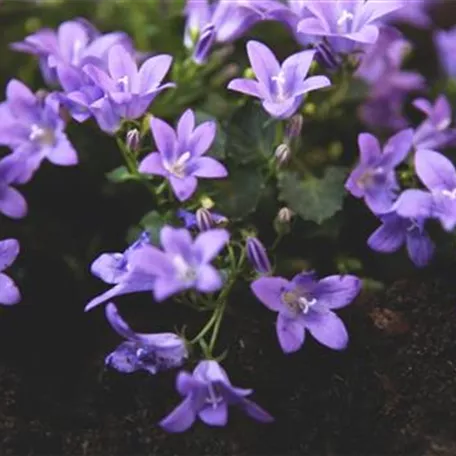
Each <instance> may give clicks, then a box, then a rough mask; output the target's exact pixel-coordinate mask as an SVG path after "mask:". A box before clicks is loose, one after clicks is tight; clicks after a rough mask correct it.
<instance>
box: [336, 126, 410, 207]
mask: <svg viewBox="0 0 456 456" xmlns="http://www.w3.org/2000/svg"><path fill="white" fill-rule="evenodd" d="M412 139H413V130H412V129H407V130H403V131H401V132H399V133H397V134H396V135H394V136H392V137H391V138H390V139H389V140H388V141H387V143H386V144H385V146H384V148H383V151H382V149H381V148H380V144H379V142H378V140H377V138H376V137H375V136H373V135H371V134H370V133H361V134H360V135H359V136H358V146H359V152H360V161H359V163H358V165H357V166H356V168H355V169H354V170H353V171H352V172H351V174H350V176H349V178H348V180H347V182H346V184H345V188H346V189H347V190H348V191H349V192H350V193H351V194H352V195H353V196H354V197H356V198H364V201H365V203H366V204H367V206H368V207H369V209H370V210H371V211H372V212H374V213H376V214H379V213H386V212H389V211H390V210H391V206H392V204H393V202H394V200H395V197H396V193H397V191H398V190H399V185H398V182H397V180H396V175H395V172H394V169H395V168H396V166H398V165H399V164H400V163H401V162H402V161H404V160H405V158H406V157H407V155H408V153H409V151H410V149H411V146H412Z"/></svg>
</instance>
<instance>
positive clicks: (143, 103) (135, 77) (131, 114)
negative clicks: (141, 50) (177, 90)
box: [84, 45, 175, 119]
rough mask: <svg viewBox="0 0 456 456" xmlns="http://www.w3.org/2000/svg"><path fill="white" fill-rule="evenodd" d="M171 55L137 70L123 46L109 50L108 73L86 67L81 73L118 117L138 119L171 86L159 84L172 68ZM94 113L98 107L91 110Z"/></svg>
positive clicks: (144, 64) (94, 66)
mask: <svg viewBox="0 0 456 456" xmlns="http://www.w3.org/2000/svg"><path fill="white" fill-rule="evenodd" d="M171 63H172V57H171V56H170V55H165V54H163V55H156V56H154V57H151V58H149V59H147V60H146V61H145V62H144V63H143V64H142V65H141V67H140V68H139V70H138V67H137V64H136V62H135V60H134V58H133V56H132V55H131V53H129V52H128V50H127V49H125V47H123V46H122V45H115V46H112V47H111V48H110V50H109V53H108V71H107V72H106V71H104V70H103V69H101V68H100V67H99V66H97V65H95V64H92V63H88V64H87V65H85V66H84V71H85V72H86V73H87V74H88V76H89V77H90V78H91V79H92V80H93V82H94V83H95V84H96V85H97V86H98V87H99V88H101V89H102V90H103V92H104V93H105V95H106V97H107V98H108V99H109V100H110V101H111V103H112V107H113V108H114V111H115V112H116V114H117V115H119V116H121V117H123V118H125V119H137V118H138V117H141V116H142V115H143V114H144V113H145V112H146V110H147V108H148V107H149V105H150V103H151V102H152V100H153V99H154V98H155V97H156V96H157V94H158V93H159V92H161V91H162V90H164V89H167V88H170V87H174V86H175V84H173V83H165V84H162V81H163V78H164V77H165V75H166V73H168V70H169V69H170V67H171ZM91 107H92V109H94V108H95V109H96V108H97V107H99V106H93V104H92V106H91Z"/></svg>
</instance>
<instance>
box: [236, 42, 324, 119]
mask: <svg viewBox="0 0 456 456" xmlns="http://www.w3.org/2000/svg"><path fill="white" fill-rule="evenodd" d="M247 54H248V56H249V60H250V65H251V66H252V69H253V71H254V72H255V75H256V77H257V80H255V81H254V80H251V79H241V78H239V79H233V80H232V81H231V82H230V83H229V85H228V89H231V90H235V91H237V92H241V93H244V94H246V95H250V96H253V97H256V98H259V99H261V101H262V104H263V108H264V109H265V110H266V111H267V112H268V113H269V114H270V115H271V116H273V117H277V118H280V119H282V118H288V117H291V116H292V115H293V114H295V113H296V111H297V110H298V108H299V106H300V105H301V103H302V100H303V98H304V95H305V94H306V93H308V92H310V91H312V90H318V89H321V88H324V87H328V86H329V85H331V82H330V81H329V79H328V78H327V77H326V76H311V77H309V78H307V73H308V72H309V69H310V65H311V63H312V60H313V58H314V55H315V51H312V50H309V51H302V52H298V53H297V54H293V55H291V56H290V57H288V58H287V59H286V60H285V61H284V62H283V63H282V65H280V63H279V62H278V60H277V59H276V57H275V55H274V54H273V53H272V51H271V50H270V49H269V48H268V47H267V46H266V45H264V44H262V43H260V42H258V41H249V42H248V43H247Z"/></svg>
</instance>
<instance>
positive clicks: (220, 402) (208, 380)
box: [160, 360, 274, 432]
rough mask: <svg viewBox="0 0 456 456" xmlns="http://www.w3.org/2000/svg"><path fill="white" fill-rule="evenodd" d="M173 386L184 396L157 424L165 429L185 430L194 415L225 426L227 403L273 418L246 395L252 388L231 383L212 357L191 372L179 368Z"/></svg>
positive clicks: (267, 419)
mask: <svg viewBox="0 0 456 456" xmlns="http://www.w3.org/2000/svg"><path fill="white" fill-rule="evenodd" d="M176 389H177V391H178V392H179V394H180V395H181V396H182V397H184V398H185V399H184V400H183V402H181V404H180V405H178V406H177V407H176V408H175V409H174V410H173V411H172V412H171V413H170V414H169V415H168V416H167V417H166V418H164V419H163V420H162V421H161V422H160V426H161V427H162V428H163V429H165V430H166V431H168V432H184V431H186V430H187V429H189V428H190V427H191V426H192V425H193V423H194V422H195V420H196V418H197V417H199V418H200V420H201V421H203V422H204V423H205V424H207V425H209V426H225V425H226V423H227V422H228V405H235V406H237V407H239V408H241V409H242V410H243V411H244V412H245V413H246V414H247V415H249V416H250V417H252V418H254V419H255V420H258V421H260V422H263V423H270V422H272V421H273V420H274V419H273V418H272V416H271V415H269V413H267V412H266V411H265V410H263V409H262V408H261V407H259V406H258V405H257V404H256V403H255V402H253V401H251V400H250V399H247V396H249V395H250V394H251V393H252V390H251V389H244V388H237V387H235V386H233V385H232V384H231V382H230V380H229V378H228V375H227V373H226V371H225V370H224V369H223V368H222V367H221V366H220V365H219V364H218V363H217V361H213V360H205V361H200V362H199V364H198V365H197V366H196V368H195V370H194V371H193V373H192V374H189V373H188V372H185V371H183V372H180V373H179V374H178V376H177V379H176Z"/></svg>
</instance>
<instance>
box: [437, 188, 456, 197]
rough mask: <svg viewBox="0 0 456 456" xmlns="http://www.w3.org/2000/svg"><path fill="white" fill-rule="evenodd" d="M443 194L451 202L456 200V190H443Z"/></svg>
mask: <svg viewBox="0 0 456 456" xmlns="http://www.w3.org/2000/svg"><path fill="white" fill-rule="evenodd" d="M441 193H442V195H443V196H446V197H447V198H449V199H451V200H456V188H453V190H442V191H441Z"/></svg>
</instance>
